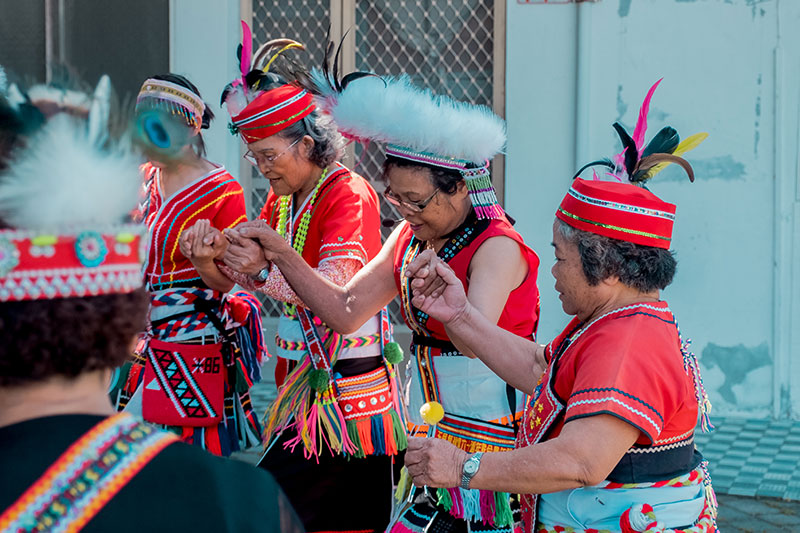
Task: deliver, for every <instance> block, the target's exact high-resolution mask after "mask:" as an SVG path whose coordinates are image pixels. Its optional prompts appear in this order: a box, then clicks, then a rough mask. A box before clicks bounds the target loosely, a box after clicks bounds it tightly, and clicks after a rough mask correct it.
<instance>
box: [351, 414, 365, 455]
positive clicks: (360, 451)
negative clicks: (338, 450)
mask: <svg viewBox="0 0 800 533" xmlns="http://www.w3.org/2000/svg"><path fill="white" fill-rule="evenodd" d="M346 426H347V436H348V437H349V438H350V442H352V443H353V445H354V446H355V447H356V448H357V449H356V453H354V454H353V455H355V457H356V458H358V459H361V458H363V457H366V454H365V453H364V447H363V446H362V445H361V437H359V436H358V427H357V426H356V421H355V420H348V421H347V423H346Z"/></svg>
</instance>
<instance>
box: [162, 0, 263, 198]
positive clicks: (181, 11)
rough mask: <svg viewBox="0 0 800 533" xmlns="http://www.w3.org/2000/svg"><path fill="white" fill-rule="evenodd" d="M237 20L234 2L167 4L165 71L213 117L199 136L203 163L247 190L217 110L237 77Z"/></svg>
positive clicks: (224, 118)
mask: <svg viewBox="0 0 800 533" xmlns="http://www.w3.org/2000/svg"><path fill="white" fill-rule="evenodd" d="M245 16H247V15H246V14H245ZM241 18H242V15H241V13H240V2H239V0H170V69H171V70H172V71H173V72H176V73H178V74H183V75H185V76H187V77H188V78H189V79H190V80H192V82H193V83H194V84H195V85H197V88H198V89H199V90H200V93H201V94H202V96H203V99H204V100H205V102H206V104H207V105H209V106H210V107H211V110H212V111H213V112H214V114H215V115H216V119H215V120H214V121H213V122H212V124H211V127H210V128H209V129H208V130H203V131H202V133H203V138H204V140H205V143H206V148H207V150H208V158H209V159H210V160H211V161H214V162H216V163H219V164H222V165H225V167H226V168H227V169H228V172H230V173H231V174H232V175H233V176H234V177H236V178H238V179H239V180H240V181H241V182H243V183H242V185H243V186H245V188H247V186H248V185H249V184H248V183H246V180H247V178H248V176H249V174H247V173H245V172H243V170H244V169H246V168H247V169H249V166H248V167H244V165H243V163H242V158H241V154H242V151H241V150H242V148H241V142H240V141H239V138H238V137H234V136H233V135H231V134H230V133H229V131H228V122H230V117H229V116H228V114H227V111H226V110H225V109H224V108H222V107H220V105H219V97H220V94H222V89H223V88H224V87H225V85H227V84H228V83H229V82H230V81H231V80H233V79H234V78H235V77H236V76H237V74H238V72H239V65H238V62H237V60H236V55H235V54H236V47H237V46H238V45H239V43H240V42H241V29H240V28H241V26H240V23H239V21H240V20H241ZM247 199H248V200H249V195H247Z"/></svg>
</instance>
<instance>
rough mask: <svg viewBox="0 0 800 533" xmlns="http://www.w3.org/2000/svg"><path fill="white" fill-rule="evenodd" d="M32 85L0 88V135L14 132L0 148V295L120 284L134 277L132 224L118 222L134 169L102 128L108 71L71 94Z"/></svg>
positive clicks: (132, 192) (129, 202)
mask: <svg viewBox="0 0 800 533" xmlns="http://www.w3.org/2000/svg"><path fill="white" fill-rule="evenodd" d="M34 93H35V97H36V98H35V99H33V98H32V97H31V96H30V93H28V94H24V93H22V91H20V90H19V88H18V87H16V86H15V85H12V86H10V87H9V91H8V95H7V97H4V96H2V95H0V116H4V117H9V120H5V121H3V122H2V124H0V138H14V147H13V150H12V151H10V152H8V153H5V154H0V159H3V161H2V163H3V164H4V166H5V168H4V169H3V170H2V171H1V172H0V221H2V224H3V226H5V227H8V228H9V229H3V230H0V301H12V300H16V301H19V300H35V299H41V298H58V297H72V296H85V295H98V294H111V293H122V292H130V291H132V290H134V289H135V288H136V287H139V286H141V282H142V280H141V275H140V265H141V260H140V258H141V250H140V242H141V237H142V228H141V226H139V225H131V224H128V223H127V221H128V220H129V218H130V213H131V211H132V210H133V208H134V207H135V205H136V201H137V198H138V189H139V186H140V184H141V177H140V175H139V171H138V158H136V157H135V156H134V154H133V153H132V152H131V151H130V150H129V149H128V143H127V141H124V140H119V139H114V138H111V137H110V135H109V119H110V117H111V104H110V95H111V84H110V80H109V79H108V78H107V77H105V76H104V77H103V78H101V80H100V83H99V84H98V86H97V88H96V90H95V92H94V94H92V95H86V94H84V95H83V97H80V98H79V97H78V96H76V95H75V94H70V95H69V97H68V98H65V97H64V95H65V94H66V93H65V92H64V91H61V90H57V89H52V88H50V89H48V88H47V87H43V86H39V87H38V88H37V90H36V91H35V92H34ZM48 95H54V96H55V98H50V97H48ZM36 113H38V116H37V115H36ZM84 113H85V114H84ZM11 117H13V119H12V118H11ZM44 117H49V118H47V119H45V118H44ZM29 120H33V122H35V124H36V125H38V126H39V127H38V129H35V128H34V127H31V125H30V124H29V123H28V121H29ZM33 130H35V131H33Z"/></svg>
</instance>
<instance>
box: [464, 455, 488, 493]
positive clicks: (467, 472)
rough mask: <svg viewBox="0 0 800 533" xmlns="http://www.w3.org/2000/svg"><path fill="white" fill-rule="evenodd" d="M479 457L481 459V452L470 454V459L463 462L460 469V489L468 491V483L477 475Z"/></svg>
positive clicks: (479, 463) (479, 465) (479, 462)
mask: <svg viewBox="0 0 800 533" xmlns="http://www.w3.org/2000/svg"><path fill="white" fill-rule="evenodd" d="M481 457H483V452H478V453H475V454H472V457H470V458H469V459H467V460H466V462H464V467H463V468H462V469H461V488H462V489H468V488H469V482H470V481H472V478H473V477H475V474H477V473H478V469H479V468H480V467H481Z"/></svg>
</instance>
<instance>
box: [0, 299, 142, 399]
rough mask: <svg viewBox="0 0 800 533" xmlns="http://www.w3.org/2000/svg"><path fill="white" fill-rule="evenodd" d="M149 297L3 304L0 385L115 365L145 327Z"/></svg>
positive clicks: (71, 374)
mask: <svg viewBox="0 0 800 533" xmlns="http://www.w3.org/2000/svg"><path fill="white" fill-rule="evenodd" d="M148 302H149V296H148V295H147V292H145V291H144V289H138V290H136V291H134V292H132V293H129V294H111V295H103V296H92V297H87V298H62V299H55V300H35V301H26V302H4V303H0V332H2V333H0V339H2V348H0V387H6V386H18V385H24V384H26V383H35V382H38V381H43V380H46V379H47V378H50V377H53V376H63V377H67V378H73V377H76V376H78V375H79V374H81V373H83V372H89V371H93V370H100V369H106V368H115V367H117V366H120V365H121V364H122V363H124V362H125V361H126V360H127V359H128V358H129V356H130V350H131V343H132V341H133V339H134V336H135V335H136V333H138V332H139V331H142V330H143V329H144V326H145V320H146V314H147V306H148Z"/></svg>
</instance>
